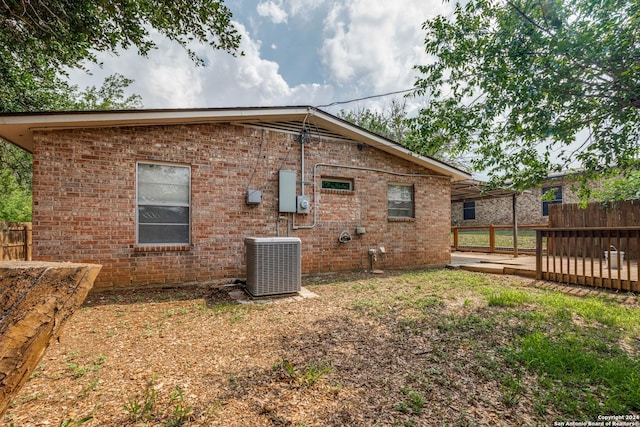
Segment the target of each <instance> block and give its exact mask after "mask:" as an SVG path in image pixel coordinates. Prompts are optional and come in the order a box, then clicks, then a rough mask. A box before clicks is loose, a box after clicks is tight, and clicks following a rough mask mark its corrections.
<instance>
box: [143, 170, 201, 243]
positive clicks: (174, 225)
mask: <svg viewBox="0 0 640 427" xmlns="http://www.w3.org/2000/svg"><path fill="white" fill-rule="evenodd" d="M137 178H138V194H137V202H138V209H137V220H138V243H139V244H189V242H190V238H189V230H190V226H189V223H190V210H191V209H190V208H191V206H190V184H191V170H190V169H189V168H188V167H185V166H171V165H160V164H152V163H138V173H137Z"/></svg>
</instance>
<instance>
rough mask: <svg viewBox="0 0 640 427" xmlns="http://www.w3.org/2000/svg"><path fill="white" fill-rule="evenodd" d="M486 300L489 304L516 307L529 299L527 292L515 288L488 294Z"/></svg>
mask: <svg viewBox="0 0 640 427" xmlns="http://www.w3.org/2000/svg"><path fill="white" fill-rule="evenodd" d="M487 301H488V303H489V305H491V306H498V307H516V306H519V305H524V304H526V303H528V302H529V301H531V298H530V297H529V294H528V293H527V292H525V291H520V290H517V289H504V290H499V291H497V292H493V293H491V294H489V296H488V297H487Z"/></svg>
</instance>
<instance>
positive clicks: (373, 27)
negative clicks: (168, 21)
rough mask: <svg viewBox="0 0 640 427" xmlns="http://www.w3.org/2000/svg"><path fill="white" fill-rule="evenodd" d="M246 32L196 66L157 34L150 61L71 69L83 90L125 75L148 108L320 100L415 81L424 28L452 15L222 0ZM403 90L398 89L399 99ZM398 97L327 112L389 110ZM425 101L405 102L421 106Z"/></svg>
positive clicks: (124, 55)
mask: <svg viewBox="0 0 640 427" xmlns="http://www.w3.org/2000/svg"><path fill="white" fill-rule="evenodd" d="M225 4H226V5H227V6H228V7H229V8H230V9H231V11H232V13H233V16H234V23H235V25H236V28H237V29H238V30H239V32H240V33H241V34H242V38H243V41H242V50H243V51H244V52H245V55H244V56H242V57H233V56H231V55H229V54H227V53H224V52H219V51H214V50H212V49H210V48H208V47H207V46H193V47H194V49H195V50H196V51H197V52H198V54H199V55H200V56H201V57H202V58H204V59H205V63H206V65H205V66H202V67H196V66H195V64H194V63H193V62H192V61H190V60H189V58H188V57H187V55H186V53H185V52H184V49H182V48H181V47H180V46H178V45H176V44H174V43H172V42H170V41H168V40H166V39H163V38H161V37H159V36H158V37H155V39H156V41H157V43H158V49H157V50H155V51H153V52H152V53H151V54H150V55H149V56H148V58H141V57H139V56H138V55H137V52H136V51H123V52H121V53H120V54H119V55H117V56H115V55H112V54H109V55H104V54H103V55H101V56H100V57H99V59H100V60H101V61H102V62H103V66H102V68H98V67H96V66H93V67H90V68H91V70H92V74H91V75H87V74H85V73H83V72H80V71H77V72H76V71H74V72H72V73H71V78H72V82H73V83H74V84H77V85H79V86H80V87H81V88H84V87H86V86H89V85H100V84H101V82H102V80H103V79H104V77H105V76H107V75H110V74H113V73H121V74H124V75H125V76H127V77H129V78H131V79H134V80H135V83H134V84H133V85H132V86H131V87H130V91H131V92H132V93H137V94H139V95H141V96H142V99H143V104H144V107H145V108H198V107H238V106H282V105H322V104H329V103H332V102H335V101H344V100H349V99H355V98H362V97H367V96H371V95H377V94H383V93H387V92H393V91H398V90H404V89H410V88H411V87H413V83H414V81H415V77H416V72H415V71H414V70H413V66H414V65H416V64H424V63H426V62H428V60H429V58H428V57H427V56H426V54H425V53H424V44H423V39H424V33H423V31H422V29H421V25H422V23H423V22H424V21H426V20H427V19H429V18H432V17H433V16H435V15H437V14H445V15H449V14H450V12H451V8H452V5H451V3H443V2H442V1H441V0H393V1H390V0H345V1H340V2H338V1H335V0H332V1H324V0H266V1H263V0H261V1H250V0H226V1H225ZM399 96H400V95H396V96H395V97H396V98H398V97H399ZM393 98H394V97H392V96H388V97H383V98H376V99H373V100H370V101H360V102H357V103H351V104H344V105H340V106H337V107H332V108H331V109H329V111H330V112H332V113H337V112H338V111H339V110H340V109H356V108H374V109H378V110H383V109H384V108H385V107H386V106H388V105H389V104H390V103H391V101H392V99H393ZM419 103H420V100H412V101H410V102H409V105H408V107H409V109H410V110H411V109H415V108H416V107H417V106H418V105H419Z"/></svg>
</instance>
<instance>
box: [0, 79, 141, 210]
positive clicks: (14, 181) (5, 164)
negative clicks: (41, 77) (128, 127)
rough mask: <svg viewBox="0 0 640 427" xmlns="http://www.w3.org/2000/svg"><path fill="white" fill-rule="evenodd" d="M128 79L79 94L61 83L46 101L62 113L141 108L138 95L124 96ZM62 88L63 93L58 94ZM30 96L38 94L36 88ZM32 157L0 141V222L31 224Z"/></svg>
mask: <svg viewBox="0 0 640 427" xmlns="http://www.w3.org/2000/svg"><path fill="white" fill-rule="evenodd" d="M131 83H133V81H132V80H130V79H127V78H125V77H124V76H122V75H120V74H114V75H112V76H109V77H107V78H106V79H105V81H104V83H103V84H102V86H101V87H99V88H97V87H95V86H92V87H88V88H86V89H85V90H84V91H79V90H78V87H77V86H69V85H68V84H67V83H66V82H64V81H61V82H60V86H58V87H56V88H55V91H52V92H51V93H52V94H53V93H55V95H52V96H51V97H49V98H47V99H48V101H47V102H50V103H49V104H48V105H49V106H50V107H51V106H57V107H58V108H54V109H64V110H130V109H135V108H142V101H141V98H140V96H139V95H131V96H128V97H127V96H126V95H125V89H126V88H127V87H128V86H129V85H130V84H131ZM62 87H64V88H65V91H64V92H63V91H61V88H62ZM31 93H42V92H38V90H37V89H36V90H35V91H34V92H31ZM31 174H32V156H31V154H30V153H28V152H26V151H24V150H23V149H21V148H18V147H16V146H15V145H13V144H11V143H9V142H6V141H3V140H2V139H0V194H1V195H2V197H0V221H16V222H21V221H31Z"/></svg>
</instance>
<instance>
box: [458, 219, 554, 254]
mask: <svg viewBox="0 0 640 427" xmlns="http://www.w3.org/2000/svg"><path fill="white" fill-rule="evenodd" d="M541 227H546V224H543V225H521V226H518V231H524V230H536V229H538V228H541ZM501 232H504V233H501ZM529 232H531V231H529ZM451 233H452V237H453V241H452V242H451V248H452V249H453V250H456V251H468V252H489V253H504V254H515V255H517V254H518V252H530V253H533V252H534V251H535V246H534V244H535V240H533V236H532V238H531V239H530V240H531V241H530V242H529V244H527V242H526V241H525V239H520V240H518V242H517V244H514V241H513V225H489V226H482V225H472V226H454V227H451ZM465 233H469V234H473V235H474V236H473V237H474V238H473V239H468V238H465ZM461 240H466V241H464V242H461Z"/></svg>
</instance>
